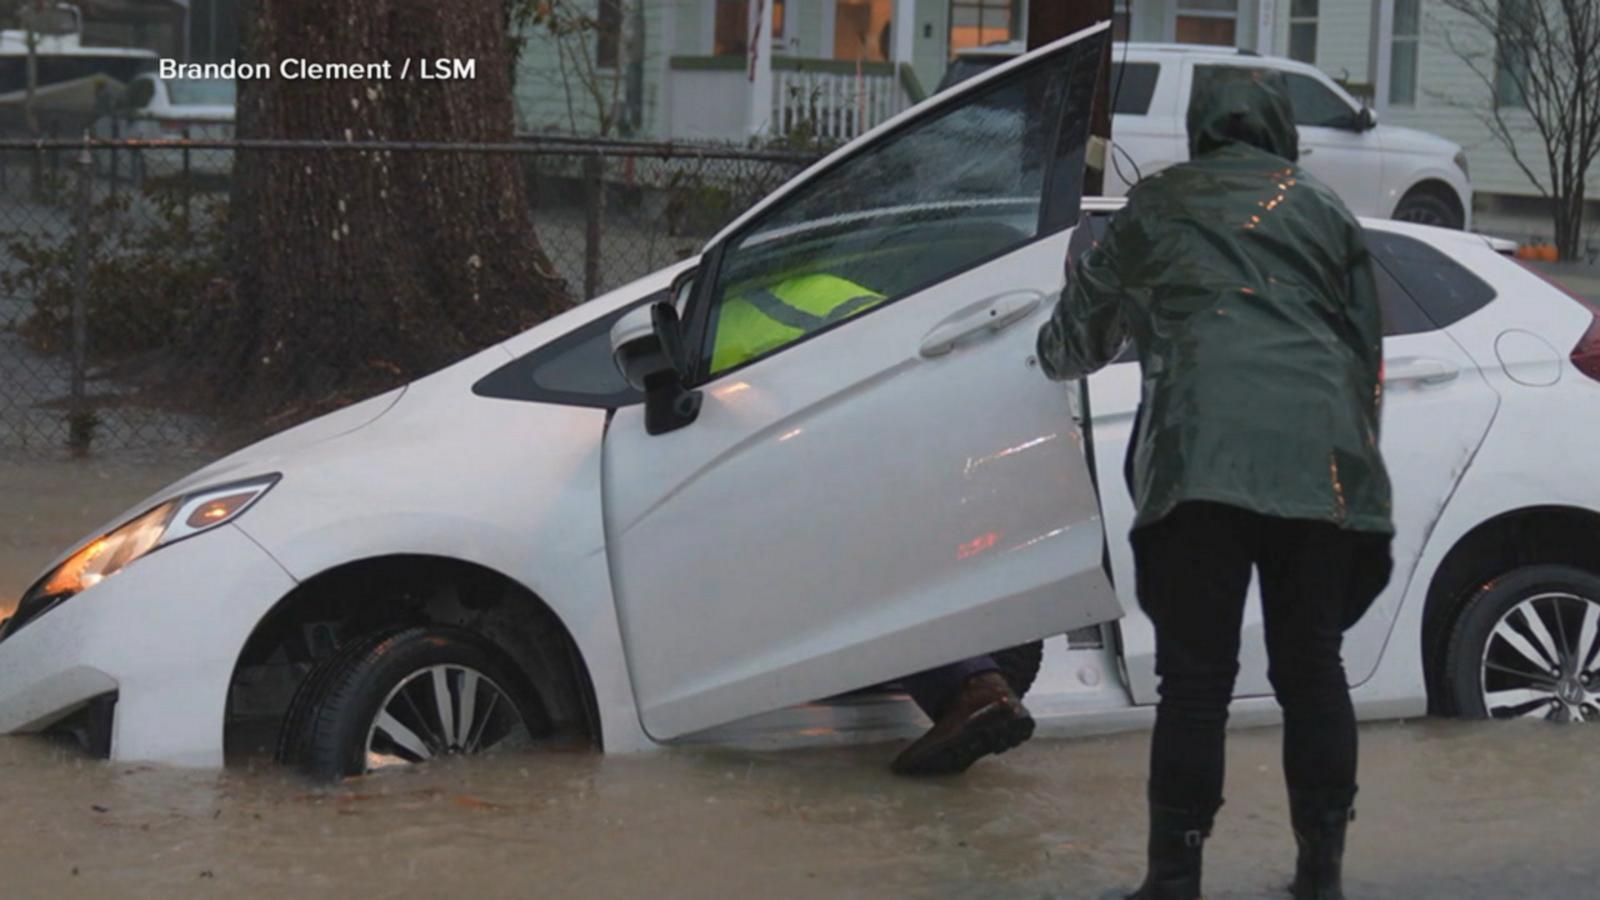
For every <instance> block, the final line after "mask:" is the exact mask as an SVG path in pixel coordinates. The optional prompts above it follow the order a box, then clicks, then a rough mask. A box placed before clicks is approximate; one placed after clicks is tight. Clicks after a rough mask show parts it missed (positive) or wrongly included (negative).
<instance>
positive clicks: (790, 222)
mask: <svg viewBox="0 0 1600 900" xmlns="http://www.w3.org/2000/svg"><path fill="white" fill-rule="evenodd" d="M1091 45H1092V46H1091ZM1098 50H1099V44H1098V43H1097V42H1094V41H1088V40H1086V41H1084V42H1082V43H1080V44H1079V45H1076V46H1075V47H1073V48H1072V49H1071V50H1070V51H1069V53H1071V56H1070V58H1069V59H1068V60H1067V61H1065V63H1064V62H1063V59H1062V57H1061V56H1059V55H1051V56H1049V57H1047V58H1045V59H1043V60H1040V61H1038V62H1036V63H1034V64H1032V65H1029V66H1026V67H1024V68H1022V69H1018V70H1016V71H1015V72H1013V73H1011V74H1010V75H1009V77H1006V78H1004V79H1002V80H1000V81H998V82H996V83H994V84H991V85H986V86H985V87H983V88H982V89H980V90H978V91H976V92H974V93H972V94H970V95H967V96H964V97H962V98H961V99H960V100H959V101H957V102H956V103H955V104H954V105H952V106H950V107H949V108H948V109H945V110H942V111H940V112H937V113H933V114H930V115H928V116H925V117H923V118H922V119H920V120H917V121H915V122H913V123H912V124H910V125H908V126H906V127H904V128H902V129H900V130H899V131H897V132H895V133H892V134H889V135H886V136H885V137H883V138H881V139H880V140H878V141H877V142H876V143H874V144H872V145H870V146H868V147H867V148H866V149H864V150H862V151H861V152H859V153H856V154H855V155H853V156H851V157H849V158H847V159H845V160H844V161H842V162H841V163H839V164H838V165H836V166H834V167H833V168H832V169H831V170H829V171H827V172H825V173H823V174H821V175H819V176H818V177H816V178H814V179H812V180H811V181H809V182H808V183H806V184H805V185H804V186H803V187H801V188H800V189H799V190H798V191H797V192H796V193H794V194H792V195H791V196H789V197H787V198H785V199H784V200H782V201H780V202H779V203H778V204H777V205H775V206H774V207H773V208H772V209H771V210H769V211H768V212H767V213H766V214H764V215H763V216H761V217H760V218H759V219H757V220H756V221H755V222H754V223H753V224H752V225H751V226H750V227H748V228H747V229H745V230H744V231H742V232H741V233H739V234H737V235H735V236H734V237H732V238H730V239H729V241H728V243H727V244H726V245H725V246H724V248H723V249H722V251H721V253H720V266H719V267H718V275H717V280H716V282H715V283H714V284H711V285H709V286H708V289H707V291H706V292H705V294H703V295H701V296H703V297H708V298H709V308H708V309H704V310H702V311H701V315H702V316H703V317H704V318H703V323H704V324H703V331H702V332H700V333H702V334H704V335H705V337H704V339H703V344H702V346H703V354H704V363H703V364H704V369H703V371H705V372H707V373H709V374H710V375H718V374H721V373H724V372H727V371H729V370H731V369H733V368H735V367H738V366H741V365H744V364H746V363H749V362H752V361H754V360H757V359H760V358H762V357H765V356H767V355H770V354H772V353H774V352H776V351H778V350H780V349H782V348H784V347H787V346H789V345H791V344H793V343H794V342H796V341H799V340H801V339H802V338H805V337H809V336H810V335H813V334H817V333H820V332H822V331H825V330H828V329H829V328H831V327H833V326H835V325H838V324H840V323H842V322H844V321H845V320H846V319H848V318H850V317H851V316H855V315H859V314H862V313H865V312H868V311H870V310H872V309H874V308H876V307H878V306H880V305H882V304H885V303H889V302H892V301H894V300H896V299H898V298H900V297H904V296H907V295H909V294H912V293H915V292H917V291H919V290H922V289H924V288H926V287H927V286H929V285H932V284H936V283H938V282H939V281H942V280H944V279H946V278H949V277H950V276H951V275H954V274H956V273H958V272H960V271H963V270H965V269H968V268H971V267H972V266H974V265H977V264H979V263H981V262H984V261H987V260H989V259H993V258H994V257H996V256H998V255H1000V254H1003V253H1006V252H1008V251H1010V250H1013V249H1015V248H1017V247H1019V246H1021V245H1023V244H1025V243H1028V242H1030V241H1032V240H1034V239H1035V238H1037V237H1039V236H1040V234H1041V233H1043V232H1045V231H1047V230H1059V226H1058V225H1057V224H1056V223H1060V225H1065V224H1070V223H1071V222H1073V221H1075V220H1076V218H1077V199H1078V193H1079V187H1080V184H1081V177H1082V170H1083V162H1082V153H1083V142H1084V137H1083V134H1084V132H1085V130H1086V129H1087V124H1088V116H1087V111H1088V108H1089V105H1090V103H1091V102H1092V100H1093V97H1092V95H1093V91H1094V83H1095V74H1096V69H1097V67H1098V63H1099V60H1098V58H1097V57H1096V52H1097V51H1098ZM1064 70H1065V71H1064ZM1063 123H1066V124H1063ZM1062 128H1065V129H1076V131H1075V132H1073V131H1070V130H1069V131H1064V132H1063V133H1062V135H1061V136H1060V139H1059V142H1058V140H1057V134H1056V132H1057V131H1058V130H1060V129H1062ZM1052 154H1063V155H1065V154H1070V155H1071V158H1070V159H1066V158H1063V159H1062V160H1061V161H1060V162H1059V163H1058V164H1056V165H1055V166H1054V171H1055V174H1054V175H1052V176H1051V178H1052V179H1053V180H1052V181H1051V182H1050V183H1049V184H1047V183H1046V177H1047V174H1050V173H1051V171H1052V162H1053V160H1052ZM1047 196H1048V197H1050V198H1051V202H1050V203H1048V204H1046V203H1044V198H1045V197H1047ZM697 324H699V323H697Z"/></svg>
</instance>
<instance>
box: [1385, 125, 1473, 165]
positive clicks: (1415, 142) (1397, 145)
mask: <svg viewBox="0 0 1600 900" xmlns="http://www.w3.org/2000/svg"><path fill="white" fill-rule="evenodd" d="M1378 141H1379V143H1380V144H1381V145H1382V146H1383V149H1384V150H1385V151H1388V152H1392V153H1415V154H1418V155H1426V156H1440V157H1443V158H1444V159H1445V160H1447V161H1448V160H1449V159H1450V158H1451V157H1453V156H1455V155H1456V154H1457V153H1459V152H1461V145H1460V144H1457V143H1456V142H1454V141H1450V140H1446V139H1445V138H1442V137H1440V136H1438V135H1437V134H1432V133H1430V132H1427V131H1419V130H1417V129H1415V128H1405V127H1402V126H1400V125H1379V126H1378Z"/></svg>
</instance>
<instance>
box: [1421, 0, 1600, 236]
mask: <svg viewBox="0 0 1600 900" xmlns="http://www.w3.org/2000/svg"><path fill="white" fill-rule="evenodd" d="M1440 5H1441V6H1443V7H1444V8H1446V9H1449V10H1451V11H1453V12H1454V13H1456V14H1457V15H1458V16H1459V17H1461V18H1463V19H1464V20H1466V22H1467V23H1470V25H1471V26H1474V27H1472V28H1467V29H1457V28H1453V27H1450V26H1449V25H1448V24H1446V25H1445V26H1444V27H1441V28H1439V29H1438V33H1439V34H1440V35H1441V38H1442V43H1443V44H1444V46H1445V48H1446V49H1448V50H1449V51H1450V53H1451V55H1453V56H1454V57H1455V58H1456V59H1458V60H1460V61H1461V62H1462V63H1463V64H1464V65H1465V66H1466V67H1467V68H1468V69H1469V70H1471V72H1472V73H1473V75H1474V76H1475V77H1476V79H1477V80H1478V81H1479V82H1480V83H1481V84H1482V86H1483V88H1484V90H1485V91H1486V92H1487V100H1488V102H1487V104H1483V103H1481V102H1480V101H1481V100H1482V99H1483V98H1470V99H1469V98H1462V97H1460V96H1451V95H1445V94H1440V93H1438V92H1430V94H1432V95H1433V96H1435V97H1436V98H1437V99H1439V100H1441V101H1443V102H1445V103H1447V104H1449V105H1452V106H1456V107H1458V108H1468V109H1472V110H1473V112H1474V113H1475V114H1476V115H1477V116H1478V118H1479V120H1480V121H1482V122H1483V123H1484V126H1485V127H1486V128H1487V130H1488V132H1489V134H1490V135H1491V136H1492V137H1493V138H1494V139H1495V140H1496V141H1497V142H1498V143H1500V144H1501V145H1502V146H1503V147H1505V149H1506V151H1507V152H1508V153H1509V154H1510V156H1511V159H1512V161H1513V162H1515V163H1516V165H1517V167H1518V168H1519V169H1521V170H1522V172H1523V174H1524V175H1526V176H1527V177H1528V180H1529V181H1530V182H1531V183H1532V184H1533V186H1534V187H1535V188H1537V189H1538V191H1539V192H1540V194H1542V195H1543V196H1545V197H1548V198H1550V200H1551V217H1552V220H1553V225H1554V227H1555V236H1556V248H1557V250H1558V252H1559V253H1560V254H1561V256H1562V258H1563V259H1571V258H1574V257H1575V256H1576V255H1577V252H1578V243H1579V240H1580V236H1581V233H1582V228H1583V203H1584V195H1585V192H1586V188H1587V182H1588V178H1589V171H1590V169H1591V168H1592V167H1593V165H1594V162H1595V159H1596V156H1597V155H1600V12H1597V10H1596V4H1595V2H1594V0H1440ZM1474 31H1475V32H1477V33H1479V34H1480V35H1486V36H1487V41H1474V40H1472V39H1471V38H1470V37H1469V35H1470V34H1471V33H1472V32H1474ZM1484 43H1488V44H1489V45H1490V46H1489V47H1487V48H1486V47H1484V46H1483V44H1484ZM1503 84H1508V85H1509V86H1510V87H1512V88H1514V89H1515V92H1516V95H1517V97H1516V98H1514V99H1515V100H1516V101H1518V102H1519V103H1520V105H1517V104H1514V103H1510V102H1503V101H1506V100H1508V98H1505V97H1502V91H1501V86H1502V85H1503ZM1530 130H1531V131H1532V132H1533V133H1534V134H1536V135H1537V137H1538V139H1539V141H1540V143H1541V144H1542V149H1543V151H1544V157H1545V166H1544V168H1545V171H1544V172H1543V173H1542V177H1541V174H1540V173H1536V172H1535V171H1534V167H1533V165H1532V164H1531V163H1530V162H1529V161H1528V160H1527V159H1525V158H1524V155H1523V150H1522V147H1521V141H1522V139H1524V138H1525V137H1526V136H1527V133H1528V132H1529V131H1530Z"/></svg>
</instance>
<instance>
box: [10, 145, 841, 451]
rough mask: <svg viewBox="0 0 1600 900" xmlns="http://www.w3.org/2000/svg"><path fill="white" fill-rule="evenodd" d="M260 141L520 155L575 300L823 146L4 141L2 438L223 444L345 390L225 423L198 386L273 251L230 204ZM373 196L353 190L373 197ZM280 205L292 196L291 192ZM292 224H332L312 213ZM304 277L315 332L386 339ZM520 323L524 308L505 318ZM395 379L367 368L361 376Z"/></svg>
mask: <svg viewBox="0 0 1600 900" xmlns="http://www.w3.org/2000/svg"><path fill="white" fill-rule="evenodd" d="M167 127H172V126H171V125H170V124H169V125H168V126H167ZM252 154H253V155H257V156H258V157H259V156H270V157H277V158H278V160H279V161H283V162H289V163H292V164H293V165H295V166H303V167H304V168H305V171H306V172H311V171H312V170H313V169H318V170H324V171H326V170H328V168H329V167H332V169H333V170H334V171H338V167H339V166H340V165H344V164H345V163H343V162H340V161H341V160H344V161H348V160H349V159H351V158H352V155H356V156H359V157H360V158H361V159H364V160H368V161H376V160H390V161H391V162H392V161H394V160H396V159H399V158H400V155H404V156H405V157H406V158H408V159H411V160H417V159H418V157H415V156H412V155H414V154H422V155H426V156H427V157H431V158H432V160H433V161H435V162H439V163H441V164H445V163H448V161H450V160H453V159H459V158H463V157H465V156H466V155H470V154H493V155H495V156H497V157H510V158H512V159H514V160H515V162H516V167H517V169H518V170H520V171H519V173H518V174H519V179H518V180H520V182H521V184H522V185H523V187H524V189H525V190H526V191H527V193H528V198H527V201H528V202H526V203H524V204H519V205H518V207H519V208H521V209H524V210H528V211H529V212H528V213H527V215H529V216H530V217H531V219H532V228H533V233H534V234H535V236H536V238H537V242H538V243H539V245H540V246H541V247H542V248H543V251H544V253H545V254H546V255H547V256H548V258H549V261H550V264H551V266H552V267H553V268H554V269H555V270H556V274H558V275H559V276H560V278H561V279H562V280H563V281H564V282H565V291H566V296H567V298H568V299H569V300H570V301H581V300H583V299H587V298H591V297H594V296H597V295H599V294H601V293H603V292H605V291H607V290H609V289H611V288H615V287H618V286H620V285H623V284H625V283H627V282H629V281H632V280H633V279H636V278H638V277H640V276H642V275H645V274H647V273H649V272H651V271H654V270H657V269H659V268H661V267H663V266H666V265H668V264H670V263H672V262H674V261H676V260H679V259H683V258H684V257H686V256H689V255H692V254H693V253H695V252H698V250H699V248H700V247H701V246H702V245H703V243H704V242H705V240H706V239H707V238H708V237H709V236H710V235H711V234H713V233H714V232H715V231H716V230H717V229H718V228H720V227H721V226H722V225H723V224H725V223H726V222H727V221H729V220H730V219H731V218H733V217H734V216H736V215H737V214H738V213H740V212H741V211H743V210H744V209H746V208H747V207H748V206H749V205H750V204H751V203H753V202H754V201H756V200H758V199H759V198H760V197H762V196H763V195H765V194H766V193H767V192H769V191H770V190H772V189H773V188H775V187H776V186H778V185H779V184H781V183H783V182H784V181H785V180H787V179H788V178H790V177H791V176H793V175H794V174H795V173H796V172H798V171H799V170H800V169H801V168H802V167H803V166H805V165H806V164H808V163H809V162H810V161H811V159H810V158H809V157H804V156H797V155H790V154H783V153H765V152H751V151H747V150H743V149H735V148H724V147H702V146H683V145H668V144H639V143H622V142H607V143H599V142H587V141H552V140H535V139H526V140H518V141H515V142H509V143H505V144H496V145H483V144H438V143H433V144H425V143H404V144H402V143H386V144H371V143H368V144H361V145H355V144H338V143H332V142H292V141H234V140H214V139H209V140H208V139H206V138H205V137H204V136H202V137H200V138H198V139H189V140H186V141H184V140H180V141H169V140H120V139H106V140H90V141H85V140H78V141H68V140H44V141H20V140H12V141H0V451H18V450H20V451H23V452H25V453H29V454H41V455H45V454H54V453H59V452H65V451H70V452H76V453H83V452H99V451H108V450H152V451H163V452H164V451H171V450H200V451H206V452H210V451H215V450H218V449H223V448H225V447H226V446H227V445H229V444H234V443H237V442H239V441H241V440H245V439H248V438H251V437H254V436H256V435H257V434H259V433H260V432H261V431H263V430H273V429H275V428H278V427H283V426H286V425H288V424H292V423H293V422H294V421H295V420H296V419H298V418H304V417H305V416H307V415H310V414H313V413H314V412H317V411H320V410H321V409H324V408H327V406H328V405H330V403H332V405H337V402H342V401H344V400H348V399H350V398H349V397H348V396H336V397H331V398H320V399H323V400H327V401H329V402H321V403H319V398H317V397H295V398H287V397H281V398H273V402H272V403H270V404H268V406H270V407H272V408H275V409H277V410H279V411H280V414H279V415H278V416H277V417H276V418H272V419H269V420H267V421H265V422H263V421H262V420H261V419H259V418H252V419H250V421H248V422H246V423H245V425H246V427H244V428H242V429H241V428H240V427H239V425H240V422H239V421H238V419H237V417H235V418H234V419H233V420H231V421H230V420H229V417H228V416H226V415H219V410H218V409H217V408H216V406H215V404H213V403H210V402H208V401H207V399H206V398H207V397H210V396H213V395H214V393H215V392H214V391H207V390H203V389H202V388H204V387H206V385H203V384H199V383H197V382H198V381H200V380H202V379H206V380H214V379H216V378H218V377H219V373H218V372H217V371H215V369H209V368H207V367H205V366H203V365H199V364H198V363H200V362H202V361H203V360H200V359H197V358H196V357H197V355H198V356H204V355H205V350H204V345H203V344H202V345H199V346H198V348H197V344H196V342H195V341H193V340H184V339H183V337H184V336H185V335H190V334H192V333H193V332H194V329H195V327H196V322H197V321H202V320H204V319H205V318H206V316H207V315H209V314H211V313H212V312H214V309H215V308H216V307H219V306H220V305H222V301H221V300H219V299H218V297H219V292H226V291H227V290H228V289H229V287H228V286H229V285H230V284H232V285H234V286H237V279H238V278H240V277H241V274H240V273H250V272H252V271H254V269H253V268H252V262H253V258H254V257H255V256H257V255H265V253H266V251H265V249H264V248H263V247H262V246H260V245H256V244H252V243H251V242H250V240H249V239H247V238H244V237H241V234H240V231H239V229H237V228H234V227H231V225H232V223H231V219H232V216H231V214H230V209H231V207H232V205H233V204H235V203H238V202H241V201H240V200H239V197H240V195H241V192H240V191H239V190H237V189H238V188H240V187H241V185H236V184H235V180H236V179H235V170H236V169H239V170H243V169H244V168H246V166H244V165H241V161H242V160H245V159H247V158H248V156H249V155H252ZM445 167H446V168H447V166H445ZM438 168H439V167H438V166H436V167H434V169H433V171H437V170H438ZM256 170H257V171H262V170H272V171H279V172H281V171H283V168H282V167H276V168H274V167H269V166H257V167H256ZM253 190H256V191H267V192H271V191H273V190H275V185H274V184H272V183H271V182H270V181H268V182H265V183H262V182H257V183H255V184H254V185H253ZM359 196H360V195H359V193H358V194H357V195H356V197H357V199H353V200H352V201H351V202H352V203H360V202H361V200H360V199H359ZM277 202H278V207H279V208H280V209H287V210H293V209H294V208H295V207H294V198H293V197H283V198H278V201H277ZM338 209H339V211H340V214H341V217H342V216H344V215H345V214H346V213H348V215H349V217H350V218H351V219H357V220H358V219H359V218H360V211H359V210H346V209H345V206H344V202H343V200H342V199H341V200H340V202H339V207H338ZM374 214H377V213H376V212H375V213H374ZM382 214H384V215H389V216H391V217H392V216H393V214H394V211H393V210H392V209H388V210H384V211H382ZM401 215H405V212H404V211H402V212H401ZM429 215H430V213H429V211H428V210H417V212H416V216H417V217H418V218H426V217H428V216H429ZM289 227H304V228H324V227H325V224H324V223H320V222H318V221H316V216H315V215H313V214H309V213H308V214H307V219H306V221H304V222H303V223H299V222H296V223H294V224H293V225H291V226H289ZM331 239H333V240H341V239H343V240H352V241H360V240H362V239H363V238H362V234H361V233H360V232H359V231H358V232H357V233H354V234H350V233H348V226H346V234H345V235H340V234H338V233H337V227H336V228H335V233H334V234H333V235H332V236H331ZM362 274H363V273H354V277H356V278H360V277H361V276H362ZM368 274H376V273H368ZM383 274H384V276H385V277H386V278H390V279H392V278H393V277H394V273H393V272H391V271H386V272H384V273H383ZM246 277H248V276H246ZM346 283H347V284H348V282H346ZM298 290H299V292H301V293H302V294H303V295H302V296H300V297H298V298H292V299H295V300H297V301H300V302H301V304H302V306H303V305H304V303H305V302H306V301H308V300H309V302H310V303H311V304H312V305H313V306H315V305H317V304H321V305H322V306H324V307H327V308H328V309H329V311H330V315H329V316H328V317H327V318H326V319H325V320H321V319H320V318H318V320H315V321H307V322H306V323H305V327H306V328H333V329H335V330H338V329H341V328H342V329H344V330H346V331H348V333H338V334H334V335H331V337H332V338H333V339H335V340H337V341H339V342H341V343H342V344H344V345H346V346H354V347H356V348H357V349H358V351H361V350H364V349H366V348H363V347H362V344H363V342H366V343H369V344H371V345H372V346H371V347H370V355H371V356H373V357H374V358H377V357H381V356H382V355H383V353H384V352H385V348H384V347H383V346H382V343H383V341H384V340H385V332H384V331H383V330H382V329H376V330H373V329H368V328H363V327H356V326H354V325H352V324H351V322H352V319H351V317H350V316H348V315H336V314H332V313H333V312H334V309H333V307H335V306H336V305H338V304H342V303H345V302H347V299H346V298H345V297H343V296H334V295H330V296H327V297H325V298H323V297H319V296H317V292H318V290H319V286H318V284H317V283H316V281H315V280H314V279H311V278H309V277H308V280H307V282H306V283H305V284H304V285H303V288H300V289H298ZM285 302H286V303H287V302H288V298H286V300H285ZM518 324H525V323H510V322H508V323H505V328H503V329H501V330H502V331H508V330H510V331H514V330H515V328H516V326H517V325H518ZM236 327H237V326H235V328H236ZM480 333H481V329H480ZM238 337H239V336H238V335H233V336H232V339H235V340H237V339H238ZM246 338H248V336H246ZM465 349H471V348H465ZM407 368H408V366H406V365H398V366H391V367H390V369H392V370H393V371H392V372H390V374H389V376H388V380H390V381H392V382H395V383H398V382H400V381H404V380H406V379H408V378H411V377H415V376H417V375H419V374H422V373H421V372H418V371H415V370H414V369H415V368H416V367H415V366H414V365H412V366H410V367H409V368H410V369H412V370H410V371H408V370H407ZM220 377H227V376H226V374H223V375H221V376H220ZM307 384H308V383H307V382H304V381H297V385H298V386H297V388H296V389H297V390H300V391H302V392H304V391H307V390H309V391H312V392H315V391H316V387H315V382H314V381H312V382H310V383H309V384H310V387H307ZM384 386H385V385H383V384H380V383H373V382H372V381H371V380H370V379H369V380H368V381H367V382H366V383H364V385H363V387H364V388H365V389H368V390H371V389H378V388H381V387H384ZM291 399H292V400H293V401H295V402H289V401H290V400H291Z"/></svg>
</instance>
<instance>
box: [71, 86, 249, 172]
mask: <svg viewBox="0 0 1600 900" xmlns="http://www.w3.org/2000/svg"><path fill="white" fill-rule="evenodd" d="M237 98H238V94H237V86H236V85H235V83H234V81H233V80H232V79H227V78H162V77H160V76H159V75H157V74H156V73H154V72H145V73H143V74H141V75H139V76H137V77H135V78H134V79H133V80H132V81H130V82H128V85H127V87H126V88H124V89H123V90H122V92H121V94H120V95H119V96H118V97H117V99H116V102H115V106H114V108H113V110H112V112H111V114H109V115H106V116H101V117H100V118H99V119H98V120H96V121H95V125H94V133H95V137H97V138H101V139H106V140H113V139H123V138H132V139H140V140H172V141H177V140H192V141H225V140H232V139H233V135H234V115H235V105H236V103H237ZM98 156H99V159H98V160H97V163H98V165H99V167H100V168H101V170H102V171H105V172H108V173H109V172H110V171H111V170H112V166H114V165H115V166H116V167H117V172H118V174H119V175H127V176H129V177H131V178H133V179H134V180H136V181H138V180H142V179H144V178H146V177H162V176H172V175H184V174H190V173H193V174H201V175H226V174H227V173H229V172H231V171H232V170H233V151H231V150H216V149H191V150H187V151H185V150H184V149H183V148H178V147H173V148H167V147H163V148H159V149H139V150H121V149H119V150H117V151H115V155H113V153H112V151H110V150H101V151H98Z"/></svg>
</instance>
